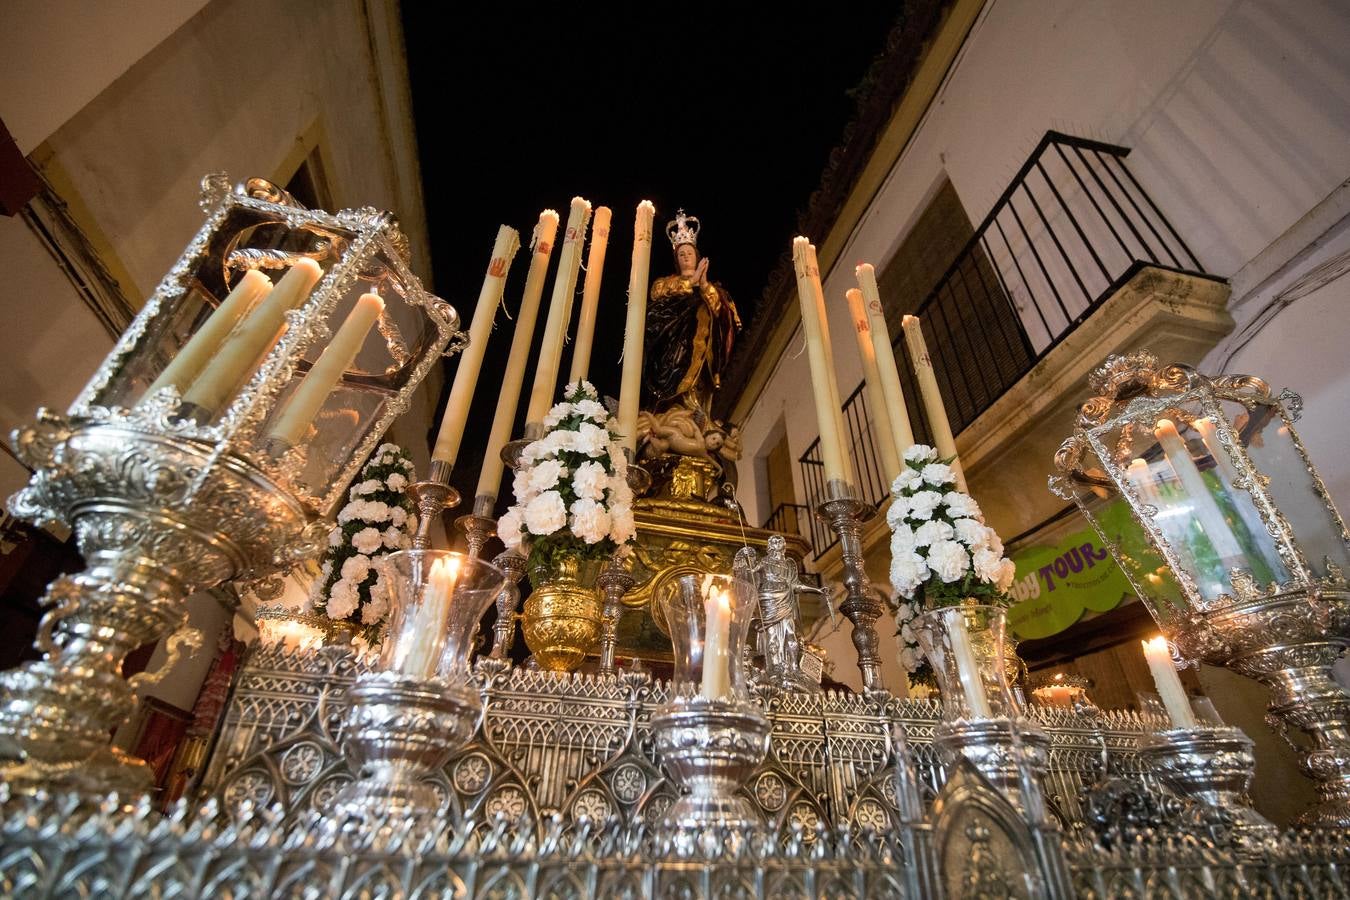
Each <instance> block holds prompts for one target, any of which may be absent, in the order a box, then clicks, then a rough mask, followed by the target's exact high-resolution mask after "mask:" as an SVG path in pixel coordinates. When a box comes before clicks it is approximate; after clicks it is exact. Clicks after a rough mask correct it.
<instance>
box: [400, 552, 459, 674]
mask: <svg viewBox="0 0 1350 900" xmlns="http://www.w3.org/2000/svg"><path fill="white" fill-rule="evenodd" d="M458 581H459V560H458V559H444V558H442V559H436V560H433V561H432V563H431V570H430V571H429V572H428V573H427V581H426V584H424V585H423V586H422V596H421V602H420V603H418V604H417V607H416V608H415V609H414V610H413V614H412V616H411V619H410V621H407V622H405V623H404V626H403V629H402V631H403V633H402V634H401V635H399V637H400V638H401V639H404V640H406V641H407V644H406V646H405V647H404V648H401V649H403V655H402V659H401V660H399V661H397V663H396V666H395V667H396V668H397V669H398V671H399V672H400V673H402V674H404V675H407V676H408V677H409V678H416V679H420V680H422V681H426V680H427V679H430V678H432V677H434V676H435V675H436V670H437V669H438V668H439V666H440V661H441V659H440V658H441V651H442V650H444V648H445V639H446V631H447V629H448V627H449V624H450V606H451V602H452V601H453V599H454V596H455V584H456V582H458Z"/></svg>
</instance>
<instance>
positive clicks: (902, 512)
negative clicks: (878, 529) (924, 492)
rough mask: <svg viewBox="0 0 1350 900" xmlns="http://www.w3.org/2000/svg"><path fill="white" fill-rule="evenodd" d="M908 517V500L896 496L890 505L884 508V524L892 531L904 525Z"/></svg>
mask: <svg viewBox="0 0 1350 900" xmlns="http://www.w3.org/2000/svg"><path fill="white" fill-rule="evenodd" d="M908 515H909V498H908V497H905V496H897V497H895V498H893V499H892V500H891V505H890V506H888V507H886V524H887V525H889V526H891V529H892V530H895V529H896V528H899V527H900V526H901V525H902V524H904V521H905V518H906V517H907V516H908Z"/></svg>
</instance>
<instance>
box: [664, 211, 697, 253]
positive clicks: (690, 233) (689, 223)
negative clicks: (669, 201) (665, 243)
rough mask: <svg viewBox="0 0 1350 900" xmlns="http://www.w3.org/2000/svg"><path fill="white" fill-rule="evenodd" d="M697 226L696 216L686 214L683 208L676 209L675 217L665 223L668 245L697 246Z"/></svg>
mask: <svg viewBox="0 0 1350 900" xmlns="http://www.w3.org/2000/svg"><path fill="white" fill-rule="evenodd" d="M699 227H700V226H699V224H698V216H686V215H685V214H684V210H683V209H680V210H677V211H676V212H675V218H673V219H671V220H670V221H669V222H667V223H666V237H668V238H670V246H672V247H678V246H680V245H681V244H693V245H694V246H695V247H697V246H698V229H699Z"/></svg>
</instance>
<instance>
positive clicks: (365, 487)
mask: <svg viewBox="0 0 1350 900" xmlns="http://www.w3.org/2000/svg"><path fill="white" fill-rule="evenodd" d="M379 489H380V483H379V482H378V481H376V480H375V479H374V478H367V479H366V480H365V481H363V482H361V483H360V484H358V485H357V486H356V487H354V488H352V494H354V495H355V496H358V497H361V496H364V495H366V494H373V493H375V492H376V491H378V490H379Z"/></svg>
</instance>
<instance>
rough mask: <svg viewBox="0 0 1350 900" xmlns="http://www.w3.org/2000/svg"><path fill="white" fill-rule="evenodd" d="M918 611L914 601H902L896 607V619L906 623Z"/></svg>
mask: <svg viewBox="0 0 1350 900" xmlns="http://www.w3.org/2000/svg"><path fill="white" fill-rule="evenodd" d="M916 615H918V613H917V612H916V611H915V609H914V604H913V603H901V604H900V605H899V606H897V607H896V608H895V621H897V622H900V623H904V622H908V621H910V620H911V619H913V618H914V617H915V616H916Z"/></svg>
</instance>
